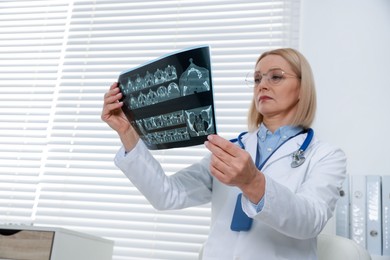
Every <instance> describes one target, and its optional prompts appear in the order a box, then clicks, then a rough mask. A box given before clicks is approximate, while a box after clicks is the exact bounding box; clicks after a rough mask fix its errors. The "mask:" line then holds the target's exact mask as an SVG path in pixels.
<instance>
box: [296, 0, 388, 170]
mask: <svg viewBox="0 0 390 260" xmlns="http://www.w3.org/2000/svg"><path fill="white" fill-rule="evenodd" d="M300 50H301V51H302V53H303V54H304V55H305V56H306V57H307V58H308V60H309V62H310V63H311V65H312V68H313V72H314V76H315V78H316V84H317V92H318V103H319V104H318V113H317V118H316V122H315V125H314V128H315V130H316V133H317V134H318V135H319V136H320V137H321V138H322V139H325V140H327V141H329V142H331V143H333V144H335V145H338V146H340V147H341V148H342V149H343V150H344V151H345V152H346V154H347V157H348V172H349V174H389V175H390V131H389V130H390V1H389V0H341V1H340V0H327V1H321V0H314V1H313V0H302V20H301V42H300Z"/></svg>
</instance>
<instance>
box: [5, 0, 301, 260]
mask: <svg viewBox="0 0 390 260" xmlns="http://www.w3.org/2000/svg"><path fill="white" fill-rule="evenodd" d="M298 19H299V1H240V2H237V1H230V0H229V1H227V0H225V1H222V0H208V1H204V0H197V1H192V0H186V1H180V0H178V1H174V0H172V1H148V0H142V1H141V0H136V1H125V0H122V1H120V0H117V1H115V0H113V1H108V0H107V1H104V0H98V1H86V0H85V1H81V0H80V1H79V0H74V1H50V0H49V1H45V0H42V1H2V2H1V3H0V20H1V22H0V37H1V40H0V68H1V69H0V84H1V86H2V87H1V88H0V100H1V102H0V161H1V164H0V216H1V217H0V223H3V224H4V223H5V224H20V223H23V224H30V223H33V224H34V225H43V226H48V225H50V226H51V225H54V226H61V227H64V228H69V229H73V230H77V231H80V232H86V233H90V234H94V235H97V236H102V237H105V238H108V239H112V240H114V241H115V248H114V256H113V259H117V260H119V259H181V260H182V259H197V254H198V251H199V249H200V246H201V244H202V243H203V242H204V241H205V239H206V238H207V234H208V230H209V223H210V207H209V205H203V206H199V207H194V208H189V209H184V210H180V211H164V212H159V211H156V210H154V209H153V208H152V207H151V206H150V205H149V204H148V202H147V201H146V200H145V199H144V197H143V196H142V195H141V194H140V193H139V192H138V191H137V190H136V189H135V188H134V187H133V186H132V184H131V183H130V181H129V180H128V179H127V178H126V177H124V175H123V174H122V173H121V172H120V171H119V170H118V169H117V168H116V167H115V165H114V163H113V157H114V155H115V153H116V151H117V150H118V149H119V147H120V142H119V139H118V138H117V135H116V133H115V132H114V131H113V130H111V129H110V128H109V127H108V126H107V125H106V124H105V123H103V122H101V120H100V113H101V109H102V99H103V94H104V93H105V92H106V91H107V89H108V87H109V85H110V84H111V83H112V82H114V81H115V80H116V79H117V78H118V76H119V73H120V72H121V71H124V70H127V69H129V68H131V67H134V66H138V65H140V64H142V63H144V62H147V61H149V60H151V59H155V58H157V57H160V56H161V55H164V54H166V53H169V52H172V51H176V50H180V49H183V48H187V47H191V46H196V45H203V44H208V45H210V47H211V55H212V57H211V59H212V66H213V71H212V76H213V87H214V95H215V97H214V99H215V107H216V122H217V129H218V132H219V134H220V135H222V136H224V137H225V138H234V137H236V136H237V134H238V133H240V132H241V131H245V129H246V113H247V109H248V107H249V104H250V100H251V96H252V90H251V89H249V88H247V87H246V85H245V82H244V79H245V76H246V74H247V72H249V71H251V70H252V69H253V67H254V65H255V64H254V62H255V60H256V58H257V57H258V56H259V54H260V53H261V52H262V51H264V50H268V49H271V48H276V47H285V46H291V47H297V42H298V28H299V24H298ZM153 154H154V155H155V157H156V158H157V159H158V160H159V161H160V162H161V163H162V165H163V168H164V169H165V170H166V172H167V174H172V173H174V172H175V171H177V170H179V169H181V168H183V167H184V166H187V165H189V164H191V163H194V162H196V161H198V160H199V159H200V158H202V157H203V155H204V154H205V149H204V148H203V147H202V146H197V147H191V148H179V149H170V150H161V151H153Z"/></svg>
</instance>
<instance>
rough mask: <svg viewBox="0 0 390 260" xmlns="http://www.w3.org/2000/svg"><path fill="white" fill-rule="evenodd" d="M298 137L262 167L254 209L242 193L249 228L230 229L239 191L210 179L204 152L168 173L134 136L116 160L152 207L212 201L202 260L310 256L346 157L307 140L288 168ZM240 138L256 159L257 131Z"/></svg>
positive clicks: (295, 259) (300, 138)
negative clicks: (259, 201)
mask: <svg viewBox="0 0 390 260" xmlns="http://www.w3.org/2000/svg"><path fill="white" fill-rule="evenodd" d="M305 137H306V134H301V135H298V136H297V137H294V138H292V139H291V140H289V141H288V142H286V143H285V144H284V145H283V146H282V147H280V148H279V149H278V150H277V151H276V152H275V153H274V154H273V155H272V156H271V157H270V158H269V160H268V161H267V163H266V164H265V165H264V167H263V169H262V172H263V173H264V175H265V178H266V188H265V195H264V196H265V197H264V199H265V203H264V207H263V209H262V211H261V212H260V213H256V211H255V210H254V208H253V207H252V206H251V205H250V204H249V201H248V200H247V199H246V198H245V197H244V196H243V200H242V205H243V209H244V211H245V212H246V213H247V215H249V216H250V217H253V219H254V221H253V224H252V228H251V230H250V231H248V232H245V231H242V232H235V231H231V230H230V224H231V219H232V215H233V211H234V206H235V203H236V198H237V195H238V194H239V193H240V190H239V189H238V188H236V187H231V186H227V185H224V184H222V183H220V182H219V181H218V180H217V179H215V178H213V177H212V176H211V174H210V172H209V162H210V157H209V156H206V157H205V158H204V159H202V160H201V161H200V162H199V163H196V164H193V165H191V166H189V167H187V168H185V169H183V170H181V171H179V172H178V173H176V174H174V175H171V176H169V177H168V176H166V175H165V174H164V172H163V170H162V168H161V166H160V164H159V163H158V162H157V161H156V160H155V159H154V158H153V156H152V155H151V154H150V152H149V151H148V149H147V148H146V146H145V145H144V144H143V143H142V141H140V142H139V143H138V144H137V146H136V147H135V148H134V149H133V150H132V151H131V152H130V153H128V154H127V155H126V156H125V153H124V149H123V147H122V148H121V149H120V150H119V151H118V153H117V155H116V157H115V163H116V165H117V166H118V167H119V168H120V169H121V170H122V171H123V172H124V174H125V175H126V176H127V177H128V178H129V179H130V181H131V182H132V183H133V184H134V185H135V186H136V187H137V188H138V189H139V190H140V191H141V192H142V193H143V194H144V196H145V197H146V198H147V199H148V200H149V202H150V203H151V204H152V205H153V206H154V207H155V208H156V209H160V210H167V209H179V208H185V207H190V206H195V205H200V204H204V203H207V202H210V201H211V202H212V204H211V205H212V219H211V229H210V234H209V238H208V240H207V241H206V243H205V245H204V249H203V260H217V259H218V260H230V259H232V260H233V259H234V260H238V259H240V260H244V259H245V260H257V259H264V260H274V259H275V260H280V259H289V260H314V259H317V253H316V251H317V239H316V237H317V235H318V234H319V233H320V232H321V230H322V229H323V228H324V226H325V224H326V223H327V221H328V220H329V218H330V217H331V216H332V213H333V210H334V208H335V204H336V201H337V199H338V198H339V189H340V188H341V185H342V182H343V181H344V179H345V176H346V157H345V155H344V153H343V152H342V151H341V150H340V149H337V148H334V147H331V146H330V145H328V144H325V143H323V142H320V141H319V140H318V139H317V138H316V137H314V138H313V140H312V142H311V144H310V146H309V147H308V149H307V150H306V152H305V157H306V161H305V163H304V164H303V165H301V166H299V167H298V168H291V166H290V164H291V161H292V159H291V156H292V153H293V152H294V151H296V150H297V149H298V148H299V147H300V146H301V144H302V143H303V141H304V139H305ZM242 141H243V143H244V144H245V149H246V150H247V151H248V152H249V153H250V154H251V155H252V158H253V159H255V157H256V146H257V135H256V132H254V133H249V134H246V135H245V136H244V137H243V139H242Z"/></svg>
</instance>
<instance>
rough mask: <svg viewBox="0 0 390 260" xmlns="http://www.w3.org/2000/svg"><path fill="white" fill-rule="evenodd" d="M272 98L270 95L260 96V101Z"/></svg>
mask: <svg viewBox="0 0 390 260" xmlns="http://www.w3.org/2000/svg"><path fill="white" fill-rule="evenodd" d="M271 99H272V98H271V97H269V96H265V95H264V96H260V97H259V101H267V100H271Z"/></svg>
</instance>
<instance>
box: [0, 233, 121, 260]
mask: <svg viewBox="0 0 390 260" xmlns="http://www.w3.org/2000/svg"><path fill="white" fill-rule="evenodd" d="M113 247H114V242H113V241H111V240H108V239H104V238H100V237H97V236H93V235H89V234H84V233H81V232H76V231H71V230H68V229H64V228H57V227H38V226H18V225H0V259H13V260H19V259H29V260H92V259H93V260H111V259H112V252H113Z"/></svg>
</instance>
